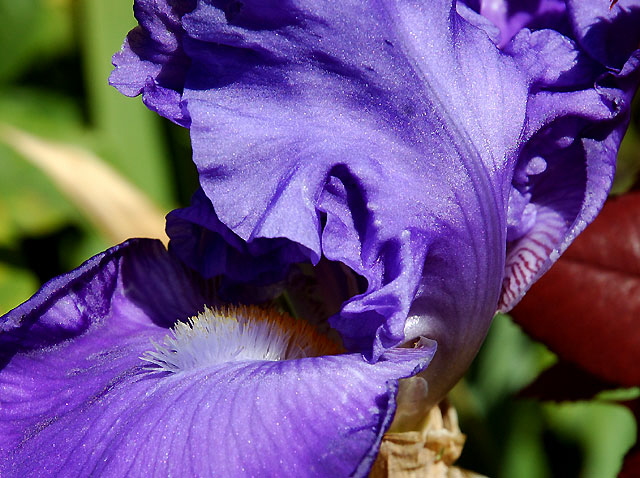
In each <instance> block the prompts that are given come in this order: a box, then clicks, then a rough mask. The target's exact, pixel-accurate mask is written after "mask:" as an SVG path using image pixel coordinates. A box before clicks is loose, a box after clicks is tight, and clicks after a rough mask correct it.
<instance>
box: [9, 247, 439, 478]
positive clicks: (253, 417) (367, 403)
mask: <svg viewBox="0 0 640 478" xmlns="http://www.w3.org/2000/svg"><path fill="white" fill-rule="evenodd" d="M212 286H213V282H211V281H203V280H202V279H201V278H198V277H197V275H195V274H194V273H192V272H188V271H187V270H185V269H184V267H183V266H182V265H180V264H179V263H178V262H177V261H175V260H174V259H172V258H171V257H170V255H169V254H167V252H166V251H165V250H164V248H163V246H162V245H161V244H160V243H159V242H157V241H150V240H134V241H130V242H128V243H125V244H123V245H121V246H117V247H115V248H113V249H111V250H109V251H107V252H105V253H103V254H101V255H99V256H97V257H95V258H93V259H91V260H89V261H88V262H87V263H85V264H84V265H83V266H81V267H80V268H79V269H78V270H76V271H73V272H71V273H69V274H67V275H64V276H61V277H59V278H57V279H55V280H54V281H51V282H50V283H48V284H47V285H46V286H45V287H44V288H43V289H42V291H41V292H40V293H38V294H37V295H36V296H34V297H33V298H32V299H31V300H29V301H27V302H26V303H25V304H23V305H22V306H20V307H18V308H16V309H14V311H12V312H10V313H9V314H7V315H6V316H4V317H2V318H1V319H0V324H1V325H2V327H3V334H2V335H1V336H0V344H1V345H2V347H1V348H0V350H2V352H3V359H4V363H3V366H2V368H1V369H0V399H1V400H2V403H3V406H2V408H0V472H1V473H2V475H3V476H4V475H7V476H37V475H39V474H41V473H42V472H43V470H46V471H47V472H48V473H50V474H58V473H62V472H64V473H68V474H72V475H74V476H87V475H94V474H99V475H101V476H125V475H127V474H130V475H135V476H142V475H145V476H146V475H165V476H166V475H176V476H185V475H197V476H201V475H209V474H211V473H213V472H215V473H221V474H223V475H225V476H229V475H233V476H256V475H277V476H366V474H367V473H368V470H369V468H370V467H371V465H372V463H373V460H374V459H375V456H376V454H377V449H378V447H379V443H380V440H381V438H382V434H383V433H384V432H385V431H386V429H387V428H388V427H389V425H390V422H391V419H392V417H393V414H394V411H395V393H396V391H397V382H398V380H399V379H400V378H403V377H408V376H411V375H414V374H415V373H418V372H419V371H421V370H422V369H423V368H424V367H426V366H427V364H428V363H429V361H430V360H431V357H432V356H433V354H434V351H435V344H434V343H432V342H430V341H426V340H424V341H422V342H421V345H420V347H418V348H415V349H398V350H391V351H388V352H386V353H385V354H383V355H382V356H381V358H380V360H379V361H378V362H377V363H376V364H375V365H374V364H369V363H367V362H366V361H364V360H363V358H362V356H360V355H359V354H351V355H336V356H325V357H310V358H303V359H295V360H289V361H284V362H271V361H256V360H253V361H229V362H224V363H220V364H217V365H206V364H205V365H203V366H202V368H195V369H193V370H185V371H178V372H176V373H150V372H149V371H145V370H144V364H145V362H144V361H143V360H141V358H140V357H141V356H142V355H143V354H144V353H145V352H146V351H148V350H150V349H151V348H152V347H153V345H152V343H151V340H154V341H156V342H159V341H160V340H162V338H163V337H164V336H165V335H166V334H167V332H168V327H169V326H171V325H173V323H175V321H176V320H184V319H185V318H186V317H188V316H190V315H194V314H195V313H196V312H198V311H199V310H201V307H202V305H203V304H204V303H215V302H216V301H217V298H216V296H215V290H214V289H213V287H212ZM132 405H133V406H132Z"/></svg>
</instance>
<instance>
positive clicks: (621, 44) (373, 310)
mask: <svg viewBox="0 0 640 478" xmlns="http://www.w3.org/2000/svg"><path fill="white" fill-rule="evenodd" d="M602 4H603V5H600V2H599V0H583V1H582V2H579V3H578V2H571V1H567V2H560V1H553V0H541V1H538V2H536V1H533V2H525V1H522V2H503V1H472V0H469V1H468V2H457V3H453V2H451V1H445V0H434V1H432V2H419V1H417V0H414V1H411V0H406V1H405V0H395V1H382V0H380V1H374V0H371V1H361V0H358V1H355V0H354V1H344V2H339V4H338V3H336V2H324V1H319V0H314V1H312V0H280V1H274V0H247V1H244V2H238V1H224V0H208V1H204V0H200V1H196V0H138V1H136V2H135V6H134V8H135V13H136V16H137V18H138V20H139V22H140V26H139V27H138V28H136V29H135V30H133V31H132V32H131V33H130V34H129V36H128V38H127V41H126V42H125V45H124V47H123V50H122V52H121V53H119V54H117V55H116V57H115V64H116V70H115V71H114V73H113V75H112V77H111V82H112V84H113V85H114V86H116V87H117V88H118V89H119V90H120V91H121V92H123V93H124V94H127V95H130V96H135V95H138V94H142V96H143V100H144V102H145V103H146V104H147V106H149V108H151V109H152V110H154V111H157V112H158V113H159V114H161V115H163V116H165V117H167V118H169V119H171V120H172V121H174V122H176V123H178V124H180V125H182V126H185V127H188V128H189V129H190V132H191V138H192V144H193V151H194V162H195V164H196V166H197V168H198V172H199V175H200V184H201V191H199V192H198V193H197V194H196V196H195V197H194V200H193V204H192V205H191V206H189V207H187V208H184V209H181V210H177V211H174V212H172V213H170V215H169V217H168V228H167V230H168V233H169V235H170V236H171V238H172V240H171V244H170V251H171V255H170V254H168V253H167V252H166V251H165V250H164V249H163V248H162V247H161V246H160V245H159V244H157V243H152V242H148V241H145V240H138V241H133V242H129V243H125V244H124V245H121V246H118V247H116V248H114V249H111V250H109V251H107V252H106V253H104V254H103V255H100V256H97V257H95V258H94V259H91V260H90V261H89V262H87V263H86V264H85V265H84V266H82V267H81V268H80V269H78V270H76V271H74V272H72V273H70V274H68V275H65V276H62V277H60V278H57V279H55V280H54V281H52V282H51V283H49V284H47V285H46V286H45V287H44V288H43V289H42V290H41V291H40V292H39V293H38V294H37V295H36V296H34V297H33V298H32V299H31V300H30V301H28V302H27V303H25V304H23V305H22V306H20V307H19V308H17V309H15V310H14V311H12V312H10V313H9V314H7V315H6V316H5V317H3V318H2V321H1V322H0V324H1V326H2V331H3V334H2V335H1V336H0V340H1V341H2V344H1V345H2V347H1V348H0V353H1V354H2V355H1V357H2V361H3V362H2V363H3V369H2V370H1V371H0V393H1V394H2V397H1V398H2V408H1V409H0V427H2V428H1V430H0V458H2V459H1V460H0V462H1V463H2V465H1V466H4V469H0V471H2V472H3V474H7V475H9V476H11V475H12V474H13V475H16V476H23V475H28V474H32V475H33V474H37V473H39V472H40V471H41V470H48V471H50V472H51V473H58V472H62V471H63V470H66V469H69V470H72V472H71V473H72V474H83V473H84V474H87V473H91V472H93V473H101V474H105V475H108V474H113V475H117V476H121V475H123V474H126V473H130V474H137V475H147V474H151V475H154V474H157V475H166V474H177V475H185V474H196V475H197V474H209V473H212V472H213V471H214V470H215V471H217V472H219V473H220V474H222V475H230V474H231V475H234V474H241V473H244V474H246V475H249V476H251V475H260V474H270V475H278V476H286V474H287V473H288V474H291V475H294V476H347V475H365V474H366V473H367V470H368V469H369V467H370V466H371V463H372V460H373V459H374V457H375V454H376V452H377V447H378V445H379V441H380V439H381V436H382V434H383V433H384V432H385V430H386V429H387V428H388V426H389V424H390V421H391V418H392V417H393V413H394V403H395V391H396V388H397V383H398V380H399V379H401V378H404V377H409V376H412V375H414V374H416V373H418V372H420V373H421V374H422V375H423V376H424V377H426V379H427V380H428V385H429V394H430V395H429V402H430V403H432V404H434V403H436V402H437V401H439V400H440V399H441V398H442V397H443V396H444V394H446V392H447V391H448V390H449V388H450V387H451V386H452V385H453V383H455V381H457V380H458V378H459V377H460V376H461V374H462V373H463V372H464V370H465V369H466V367H467V366H468V364H469V362H470V361H471V359H472V358H473V356H474V355H475V353H476V351H477V349H478V347H479V346H480V343H481V342H482V339H483V338H484V335H485V333H486V330H487V328H488V326H489V323H490V321H491V318H492V316H493V315H494V313H495V311H496V310H497V309H500V310H509V308H510V307H512V306H513V305H514V304H515V303H516V302H517V300H518V299H519V298H520V297H521V296H522V294H523V293H524V292H525V291H526V289H527V288H528V287H529V285H530V284H531V283H532V282H533V281H534V280H535V279H536V278H537V277H538V276H539V275H541V274H542V273H544V271H545V270H547V269H548V268H549V267H550V265H551V263H552V262H553V261H554V260H555V259H556V258H557V257H558V255H559V254H560V253H561V252H562V251H563V250H564V249H565V248H566V247H567V246H568V244H569V243H570V242H571V240H572V239H573V238H574V237H575V236H576V235H577V234H578V233H579V232H580V231H581V230H582V229H583V228H584V227H585V225H586V224H587V223H588V222H589V221H590V220H591V219H593V217H594V216H595V214H596V213H597V211H598V209H599V208H600V206H601V205H602V203H603V201H604V199H605V197H606V194H607V191H608V188H609V186H610V184H611V180H612V176H613V171H614V162H615V154H616V151H617V148H618V145H619V142H620V139H621V136H622V134H623V132H624V129H625V127H626V123H627V121H628V110H629V104H630V101H631V97H632V95H633V91H634V89H635V88H636V86H637V83H638V76H639V73H638V72H639V69H638V62H639V60H640V56H639V53H638V51H637V47H638V43H639V41H640V38H638V36H639V35H640V33H638V32H637V29H634V28H632V26H633V25H634V22H635V24H637V21H638V17H639V15H640V4H639V3H638V1H636V0H633V1H630V0H620V2H619V3H618V4H617V5H616V6H615V7H614V8H613V9H612V10H609V5H608V3H607V2H602ZM601 7H602V8H601ZM613 31H618V32H620V31H624V32H625V34H624V35H619V36H613V35H612V34H611V32H613ZM605 39H606V40H607V41H606V42H605ZM605 43H606V47H603V44H605ZM177 258H179V259H177ZM299 263H307V265H309V264H311V265H312V266H314V269H313V273H314V274H315V279H316V280H317V281H319V282H320V283H321V285H322V286H324V287H325V288H327V289H330V290H331V292H332V293H333V296H332V293H330V294H326V295H324V296H322V297H323V299H324V301H323V306H322V307H321V312H322V313H320V314H319V315H320V316H321V319H323V318H324V319H327V318H329V316H331V317H330V318H329V324H330V325H331V326H332V327H333V329H334V330H336V331H337V332H338V333H339V334H340V337H341V339H342V342H343V344H344V346H345V348H346V350H347V351H348V353H345V354H340V355H326V354H327V353H329V351H328V348H327V347H325V346H323V345H320V344H321V343H324V339H315V338H311V339H310V335H313V334H311V333H310V332H308V331H307V329H306V328H304V327H302V329H304V330H303V331H300V330H298V327H297V326H296V325H294V324H295V322H291V321H290V320H289V319H286V318H283V317H281V316H280V315H277V314H276V315H273V314H275V313H272V312H269V313H264V316H263V315H261V313H256V310H257V309H253V308H250V309H232V310H231V311H230V310H229V309H228V308H225V307H228V306H226V305H225V304H229V303H250V302H254V301H255V302H260V301H263V300H266V299H268V298H272V297H274V296H275V295H277V290H278V288H281V287H287V288H288V292H289V294H290V299H291V301H292V303H293V304H294V305H296V303H297V304H299V303H300V302H302V303H304V302H305V299H308V297H305V293H304V291H302V292H301V291H299V290H298V291H296V290H295V286H293V285H292V284H293V283H295V281H293V280H292V278H291V276H290V274H291V272H292V271H294V270H299V269H298V268H299V267H300V266H297V265H295V264H299ZM183 264H186V266H187V267H185V266H184V265H183ZM324 269H327V270H330V271H334V270H336V269H339V270H341V271H342V273H343V275H342V276H341V275H340V274H333V273H325V272H322V271H323V270H324ZM335 277H341V278H342V279H343V280H344V282H345V284H348V285H344V286H335V285H334V284H332V281H333V280H334V278H335ZM332 301H333V302H335V303H331V302H332ZM210 307H213V309H210ZM294 308H295V307H294ZM303 308H304V307H303ZM311 308H312V307H311ZM247 311H250V312H251V313H249V314H247ZM328 311H330V312H328ZM247 315H250V316H251V317H247ZM324 325H326V324H324ZM292 331H294V332H292ZM296 331H297V332H296ZM298 332H299V333H300V335H301V337H300V336H299V335H298ZM292 334H293V335H292ZM423 337H427V338H428V339H424V338H423ZM227 339H233V340H227ZM272 339H273V341H272ZM433 340H435V341H437V344H438V352H437V354H435V357H434V360H433V362H432V363H430V364H429V367H428V368H425V367H426V365H427V363H429V361H430V359H431V357H432V355H433V354H434V350H435V343H434V342H433ZM231 343H233V344H234V345H233V346H231V345H230V344H231ZM248 344H252V346H251V347H248ZM403 344H404V345H410V347H405V348H402V347H398V346H400V345H403ZM414 345H415V347H413V346H414ZM249 349H251V353H249V351H248V350H249ZM309 355H311V356H309ZM363 355H364V357H365V358H366V360H364V359H363ZM273 358H280V359H288V360H284V361H274V360H272V359H273ZM423 370H424V371H423ZM247 454H250V456H246V455H247Z"/></svg>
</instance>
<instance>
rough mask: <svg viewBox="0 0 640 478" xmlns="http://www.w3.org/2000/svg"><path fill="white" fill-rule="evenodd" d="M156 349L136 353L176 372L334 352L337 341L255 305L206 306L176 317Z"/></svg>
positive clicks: (157, 367)
mask: <svg viewBox="0 0 640 478" xmlns="http://www.w3.org/2000/svg"><path fill="white" fill-rule="evenodd" d="M152 344H153V346H154V348H155V350H150V351H148V352H145V353H144V354H143V355H142V356H141V357H140V358H141V359H142V360H144V361H146V362H148V363H149V364H150V366H148V367H147V370H150V371H154V372H158V371H165V372H172V373H176V372H180V371H184V370H192V369H195V368H200V367H206V366H211V365H217V364H220V363H224V362H236V361H244V360H269V361H279V360H292V359H298V358H303V357H315V356H319V355H331V354H336V353H339V351H340V350H339V348H338V346H337V345H336V344H335V343H333V342H332V341H330V340H329V339H328V338H326V337H324V336H322V335H320V334H318V333H317V332H316V331H315V329H314V328H313V327H312V326H311V325H309V324H308V323H306V322H304V321H303V320H300V319H294V318H293V317H291V316H289V315H286V314H282V313H280V312H278V311H276V310H273V309H262V308H260V307H255V306H239V307H232V306H230V307H225V308H205V310H204V311H203V312H202V313H200V314H198V315H196V316H195V317H191V318H189V319H188V320H187V321H185V322H182V321H180V322H177V323H176V325H175V326H174V327H173V328H172V329H171V332H170V333H169V334H167V336H166V337H165V338H164V340H163V342H162V343H161V344H156V343H154V342H153V341H152Z"/></svg>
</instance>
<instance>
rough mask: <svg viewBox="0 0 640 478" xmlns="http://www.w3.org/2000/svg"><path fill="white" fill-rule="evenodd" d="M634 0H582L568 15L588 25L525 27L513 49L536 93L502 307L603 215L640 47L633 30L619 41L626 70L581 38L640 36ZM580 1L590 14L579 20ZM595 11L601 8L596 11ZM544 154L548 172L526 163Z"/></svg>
mask: <svg viewBox="0 0 640 478" xmlns="http://www.w3.org/2000/svg"><path fill="white" fill-rule="evenodd" d="M630 3H633V6H631V5H628V7H630V8H629V9H628V10H627V9H620V10H616V9H614V10H613V11H609V10H608V6H607V7H606V8H600V7H599V4H598V5H596V3H595V2H582V3H580V6H579V7H577V8H574V7H573V6H572V7H571V8H570V9H569V10H568V14H569V17H568V18H567V19H566V22H567V23H571V24H572V25H580V24H586V25H589V26H590V27H589V28H588V29H583V30H576V33H575V34H574V33H569V34H568V35H569V36H565V35H561V34H560V33H558V32H555V31H552V30H544V29H543V30H539V31H534V32H531V31H529V30H524V31H522V32H520V33H519V34H518V35H517V36H516V37H515V38H514V39H513V41H512V42H511V43H510V44H509V45H508V46H507V47H506V48H505V51H506V52H507V53H508V54H510V55H512V56H513V57H514V58H515V59H516V60H517V61H518V62H519V64H520V65H521V68H522V69H523V71H527V72H528V74H529V75H530V78H531V86H530V91H531V95H530V98H529V102H528V106H527V128H526V130H525V136H524V139H525V143H524V145H523V148H522V150H521V152H520V158H519V160H518V163H517V166H516V170H515V175H514V180H513V189H512V194H511V198H510V211H509V217H510V221H509V227H510V232H511V235H510V237H509V244H508V248H507V263H506V274H505V279H504V283H503V295H502V297H501V300H500V310H503V311H508V310H509V309H510V308H511V307H513V305H515V304H516V303H517V302H518V300H519V299H520V297H522V295H523V294H524V293H525V292H526V290H527V289H528V288H529V287H530V286H531V284H532V283H533V282H534V281H535V280H536V279H537V278H538V277H540V275H542V274H543V273H544V272H545V271H546V270H547V269H548V268H549V267H551V264H553V262H554V261H555V260H556V259H557V258H558V256H559V255H560V254H561V253H562V252H563V251H564V250H565V249H566V248H567V247H568V245H569V244H570V243H571V241H572V240H573V239H574V238H575V237H576V236H577V235H578V234H579V233H580V232H581V231H582V230H583V229H584V227H586V225H587V224H588V223H589V222H590V221H591V220H593V218H594V217H595V215H596V214H597V213H598V211H599V210H600V208H601V207H602V204H603V203H604V201H605V199H606V196H607V193H608V191H609V188H610V186H611V181H612V179H613V174H614V171H615V159H616V155H617V150H618V147H619V144H620V141H621V140H622V135H623V134H624V131H625V130H626V127H627V124H628V121H629V109H630V104H631V99H632V97H633V94H634V92H635V90H636V88H637V86H638V83H639V82H640V70H638V57H639V56H640V51H636V52H635V53H633V54H631V53H632V52H631V51H630V50H629V48H628V47H626V46H625V45H627V37H626V36H625V35H623V36H622V37H624V39H622V37H621V40H620V42H622V43H620V44H616V43H615V42H614V44H613V45H612V48H613V49H614V50H615V49H616V48H620V50H617V51H618V53H620V52H621V51H626V53H624V54H623V56H625V58H626V59H627V60H626V64H625V65H624V67H623V68H622V69H621V70H617V71H616V70H612V69H611V66H610V65H614V64H615V63H616V61H618V64H619V60H615V59H614V58H613V56H611V55H606V54H604V53H602V52H601V54H600V55H599V56H598V55H595V56H594V54H593V49H589V48H586V49H584V50H583V49H582V48H581V46H582V45H583V44H585V42H586V40H585V39H586V38H594V37H597V36H599V41H598V42H596V43H597V44H605V43H606V44H609V43H610V42H609V41H608V40H607V38H608V37H607V33H606V32H609V31H610V29H611V28H612V27H614V26H617V28H618V31H629V33H630V36H631V37H633V36H634V35H636V37H638V38H637V39H636V40H634V41H635V42H636V44H640V33H639V32H638V30H635V31H634V33H632V32H631V31H630V30H629V28H628V25H629V23H628V18H629V17H635V18H637V19H638V20H640V3H638V2H630ZM576 10H578V12H579V13H580V15H581V16H579V18H578V19H577V20H576V17H575V15H576ZM585 12H591V14H592V15H593V16H592V17H590V19H589V18H587V16H588V15H587V14H586V13H585ZM537 20H538V22H540V21H541V19H537ZM591 41H592V42H593V40H591ZM625 49H626V50H625ZM630 55H631V56H630ZM617 58H620V56H617ZM594 85H595V87H594ZM535 158H542V160H543V161H544V162H545V163H546V164H547V167H546V169H545V171H542V172H537V171H535V174H531V173H528V172H526V170H527V168H528V165H529V164H530V162H531V161H532V160H534V159H535ZM523 172H525V173H526V174H525V175H524V176H523V174H522V173H523ZM525 176H526V177H525ZM527 208H528V211H527ZM533 216H535V220H533V221H532V220H531V218H532V217H533ZM518 219H519V220H518Z"/></svg>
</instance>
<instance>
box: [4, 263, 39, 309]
mask: <svg viewBox="0 0 640 478" xmlns="http://www.w3.org/2000/svg"><path fill="white" fill-rule="evenodd" d="M37 289H38V280H37V279H36V278H35V276H34V275H33V274H32V273H31V272H29V271H27V270H24V269H19V268H17V267H12V266H9V265H7V264H3V263H1V262H0V315H4V313H5V312H8V311H9V310H11V309H13V308H14V307H16V306H17V305H19V304H20V303H22V302H24V301H25V300H27V299H28V298H29V297H30V296H31V295H32V294H33V293H34V292H35V291H36V290H37Z"/></svg>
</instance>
